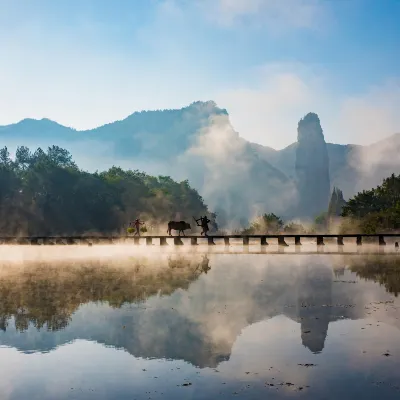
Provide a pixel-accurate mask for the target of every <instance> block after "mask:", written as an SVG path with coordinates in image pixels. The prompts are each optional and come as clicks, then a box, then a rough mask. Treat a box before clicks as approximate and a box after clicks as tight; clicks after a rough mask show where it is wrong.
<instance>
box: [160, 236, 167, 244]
mask: <svg viewBox="0 0 400 400" xmlns="http://www.w3.org/2000/svg"><path fill="white" fill-rule="evenodd" d="M167 245H168V243H167V238H166V237H160V246H167Z"/></svg>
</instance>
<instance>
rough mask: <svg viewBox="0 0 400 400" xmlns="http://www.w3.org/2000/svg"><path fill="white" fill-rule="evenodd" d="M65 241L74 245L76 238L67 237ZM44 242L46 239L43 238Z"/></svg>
mask: <svg viewBox="0 0 400 400" xmlns="http://www.w3.org/2000/svg"><path fill="white" fill-rule="evenodd" d="M65 241H66V242H67V244H69V245H72V244H75V240H74V239H72V238H71V237H69V238H66V239H65ZM43 244H45V241H44V240H43Z"/></svg>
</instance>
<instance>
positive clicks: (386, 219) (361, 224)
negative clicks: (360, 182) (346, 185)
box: [341, 174, 400, 233]
mask: <svg viewBox="0 0 400 400" xmlns="http://www.w3.org/2000/svg"><path fill="white" fill-rule="evenodd" d="M341 216H342V217H344V218H346V220H345V222H344V223H343V226H342V231H349V230H352V229H353V230H354V228H356V229H358V230H359V231H361V232H363V233H376V232H392V231H399V230H400V175H397V176H396V175H395V174H392V175H391V176H390V177H388V178H386V179H384V180H383V182H382V185H380V186H377V187H376V188H373V189H371V190H363V191H362V192H360V193H358V194H357V195H356V196H354V197H353V198H352V199H350V200H349V201H348V202H347V204H346V205H345V206H344V207H343V211H342V214H341Z"/></svg>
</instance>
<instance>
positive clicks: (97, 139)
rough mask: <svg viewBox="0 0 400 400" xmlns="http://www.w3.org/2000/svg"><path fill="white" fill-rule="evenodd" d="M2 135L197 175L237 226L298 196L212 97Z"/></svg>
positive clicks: (33, 123) (18, 127) (19, 127)
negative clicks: (80, 125)
mask: <svg viewBox="0 0 400 400" xmlns="http://www.w3.org/2000/svg"><path fill="white" fill-rule="evenodd" d="M0 140H1V142H2V145H3V146H4V145H6V146H8V147H9V148H11V149H15V148H16V146H18V145H26V146H28V147H35V148H36V147H38V146H42V147H47V146H50V145H53V144H55V145H58V146H61V147H64V148H66V149H68V150H69V151H70V152H71V153H72V154H73V156H74V159H75V160H76V162H77V163H78V165H82V166H83V168H86V169H91V170H96V169H99V170H104V169H106V168H109V167H111V166H112V165H119V166H121V167H124V168H132V169H141V170H144V171H146V172H147V173H151V174H157V175H158V174H160V175H170V176H172V177H173V178H175V179H180V180H183V179H189V181H190V183H191V185H192V187H195V188H196V189H197V190H198V191H199V192H200V194H201V195H202V196H203V198H204V199H205V201H206V203H207V204H208V205H209V206H210V208H211V209H213V210H216V211H217V212H218V214H219V220H220V221H221V220H223V221H225V222H226V223H225V225H229V226H230V227H238V226H240V225H244V224H246V223H247V220H248V219H249V218H251V217H253V216H254V215H257V214H259V213H261V212H265V210H274V211H275V212H277V213H280V214H281V215H286V213H287V210H288V209H289V208H290V204H291V202H292V198H293V197H295V196H294V193H295V186H294V184H293V182H292V181H291V180H290V179H289V178H288V177H287V176H286V175H285V174H284V173H282V172H281V171H280V170H279V169H277V168H275V167H274V166H272V165H271V164H270V163H269V162H268V161H267V160H265V159H263V158H262V157H260V156H259V155H258V154H257V152H256V151H254V150H253V149H252V147H251V146H250V144H249V143H248V142H247V141H245V140H244V139H242V138H241V137H240V136H239V134H238V133H237V132H235V131H234V129H233V127H232V126H231V124H230V121H229V116H228V113H227V111H226V110H224V109H221V108H219V107H217V105H216V104H215V103H214V102H212V101H209V102H195V103H192V104H191V105H189V106H187V107H184V108H182V109H180V110H163V111H143V112H136V113H134V114H132V115H130V116H128V117H127V118H125V119H124V120H122V121H116V122H113V123H110V124H107V125H103V126H101V127H98V128H96V129H92V130H86V131H76V130H74V129H72V128H68V127H64V126H62V125H59V124H57V123H55V122H53V121H50V120H48V119H42V120H32V119H25V120H23V121H21V122H19V123H16V124H12V125H8V126H1V127H0ZM271 193H273V194H274V195H272V196H271ZM223 225H224V224H223Z"/></svg>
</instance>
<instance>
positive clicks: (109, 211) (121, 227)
mask: <svg viewBox="0 0 400 400" xmlns="http://www.w3.org/2000/svg"><path fill="white" fill-rule="evenodd" d="M0 188H1V190H0V234H1V235H57V234H60V235H62V234H64V235H66V234H83V233H121V232H125V229H126V226H127V224H128V223H129V222H130V221H131V220H132V219H134V218H137V217H140V218H142V219H144V220H145V221H146V222H147V226H148V227H149V228H151V226H154V227H155V229H156V228H157V226H160V228H161V227H162V229H164V228H165V223H166V222H167V221H168V220H170V219H176V218H178V219H187V220H189V219H192V216H193V215H194V216H198V215H200V214H202V215H204V214H207V215H209V217H211V219H212V218H213V216H212V215H211V214H210V213H209V212H208V209H207V206H206V205H205V204H204V202H203V199H202V197H201V196H200V195H199V194H198V192H197V191H196V190H194V189H192V188H191V187H190V186H189V183H188V181H182V182H175V181H174V180H172V179H171V178H170V177H168V176H159V177H153V176H150V175H147V174H145V173H142V172H139V171H132V170H128V171H124V170H122V169H121V168H118V167H112V168H110V169H109V170H107V171H104V172H95V173H89V172H85V171H83V170H81V169H79V167H78V166H77V165H76V164H75V162H74V161H73V159H72V156H71V154H70V153H69V152H68V151H67V150H65V149H62V148H60V147H57V146H52V147H49V148H48V150H47V151H46V152H44V151H43V150H42V149H41V148H38V149H37V150H36V151H35V152H33V153H32V152H31V151H30V150H29V149H28V148H27V147H24V146H22V147H18V149H17V151H16V156H15V159H14V160H13V159H11V158H10V153H9V151H8V149H7V148H6V147H4V148H3V149H1V150H0ZM165 229H166V228H165Z"/></svg>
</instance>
